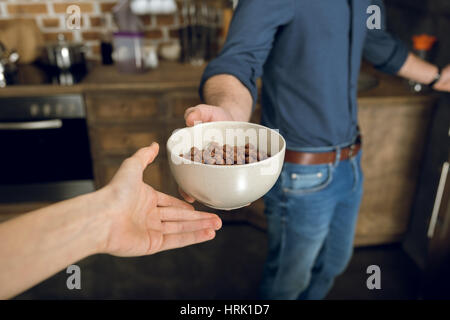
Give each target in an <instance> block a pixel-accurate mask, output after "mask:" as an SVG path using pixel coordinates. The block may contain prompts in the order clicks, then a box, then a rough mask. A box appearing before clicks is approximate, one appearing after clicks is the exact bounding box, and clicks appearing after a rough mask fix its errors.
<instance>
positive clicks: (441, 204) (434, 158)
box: [403, 94, 450, 299]
mask: <svg viewBox="0 0 450 320" xmlns="http://www.w3.org/2000/svg"><path fill="white" fill-rule="evenodd" d="M428 141H429V143H428V145H427V148H426V152H425V159H424V161H423V165H422V173H421V176H420V180H419V187H418V190H417V193H416V198H415V203H414V207H413V211H412V218H411V223H410V225H409V229H408V232H407V234H406V237H405V240H404V242H403V245H404V248H405V251H406V252H407V253H408V254H409V255H410V256H411V258H412V259H413V260H414V261H415V262H416V264H417V265H418V266H419V268H420V269H421V270H422V271H423V274H422V279H418V281H421V285H422V295H423V297H422V298H426V299H436V298H438V299H443V298H444V299H448V298H450V274H449V270H450V170H449V167H450V94H443V95H442V98H441V99H440V100H439V102H438V104H437V105H436V108H435V109H434V115H433V121H432V123H431V130H430V134H429V140H428Z"/></svg>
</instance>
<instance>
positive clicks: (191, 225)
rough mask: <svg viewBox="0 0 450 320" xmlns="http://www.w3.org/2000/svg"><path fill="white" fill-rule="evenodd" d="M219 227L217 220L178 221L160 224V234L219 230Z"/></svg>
mask: <svg viewBox="0 0 450 320" xmlns="http://www.w3.org/2000/svg"><path fill="white" fill-rule="evenodd" d="M221 227H222V222H221V221H220V219H218V218H210V219H201V220H191V221H179V222H172V221H167V222H163V223H162V232H163V234H176V233H186V232H193V231H198V230H204V229H213V230H219V229H220V228H221Z"/></svg>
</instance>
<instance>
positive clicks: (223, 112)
mask: <svg viewBox="0 0 450 320" xmlns="http://www.w3.org/2000/svg"><path fill="white" fill-rule="evenodd" d="M184 119H185V120H186V125H187V126H188V127H192V126H193V125H195V124H196V123H198V122H213V121H233V116H232V115H231V113H230V112H229V111H228V110H227V109H224V108H221V107H215V106H210V105H207V104H199V105H197V106H195V107H191V108H188V109H186V111H185V113H184Z"/></svg>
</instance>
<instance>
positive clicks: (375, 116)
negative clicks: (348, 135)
mask: <svg viewBox="0 0 450 320" xmlns="http://www.w3.org/2000/svg"><path fill="white" fill-rule="evenodd" d="M433 104H434V99H431V98H430V97H415V98H414V99H397V98H391V99H382V98H377V99H361V100H360V109H359V123H360V126H361V131H362V135H363V157H362V166H363V170H364V178H365V181H364V196H363V200H362V204H361V209H360V213H359V219H358V224H357V230H356V243H357V244H360V245H364V244H377V243H384V242H394V241H398V240H401V239H402V238H403V236H404V234H405V232H406V230H407V227H408V224H409V221H410V214H411V207H412V203H413V199H414V196H415V192H416V187H417V181H418V176H419V173H420V164H421V161H422V157H423V152H424V146H425V142H426V136H427V130H428V127H429V124H430V120H431V113H432V110H433Z"/></svg>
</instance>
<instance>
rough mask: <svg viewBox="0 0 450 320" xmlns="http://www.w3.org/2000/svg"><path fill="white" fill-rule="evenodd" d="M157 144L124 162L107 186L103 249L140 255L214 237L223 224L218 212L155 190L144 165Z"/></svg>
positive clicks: (127, 254)
mask: <svg viewBox="0 0 450 320" xmlns="http://www.w3.org/2000/svg"><path fill="white" fill-rule="evenodd" d="M158 150H159V146H158V144H156V143H153V144H152V145H151V146H150V147H147V148H142V149H140V150H139V151H137V152H136V153H135V154H134V155H133V156H132V157H130V158H128V159H127V160H125V161H124V162H123V164H122V165H121V167H120V169H119V171H118V172H117V173H116V175H115V176H114V178H113V179H112V181H111V183H110V184H109V185H108V186H106V187H105V191H104V192H105V193H106V195H107V196H106V199H105V200H106V201H109V204H108V206H109V209H108V210H107V211H108V212H109V213H108V219H107V220H106V221H110V222H109V224H108V233H107V238H106V240H105V241H104V244H103V247H102V248H101V249H100V250H101V251H102V252H105V253H110V254H113V255H116V256H139V255H147V254H153V253H156V252H159V251H163V250H168V249H173V248H179V247H184V246H187V245H191V244H195V243H199V242H203V241H207V240H211V239H213V238H214V236H215V230H218V229H220V228H221V226H222V222H221V220H220V218H219V217H218V216H216V215H214V214H210V213H206V212H199V211H194V209H193V207H192V206H191V205H189V204H187V203H186V202H184V201H181V200H179V199H176V198H174V197H171V196H168V195H166V194H163V193H161V192H158V191H156V190H154V189H153V188H152V187H150V186H149V185H147V184H146V183H144V182H143V180H142V176H143V171H144V170H145V168H146V167H147V166H148V165H149V164H150V163H152V162H153V160H154V159H155V158H156V156H157V154H158Z"/></svg>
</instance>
